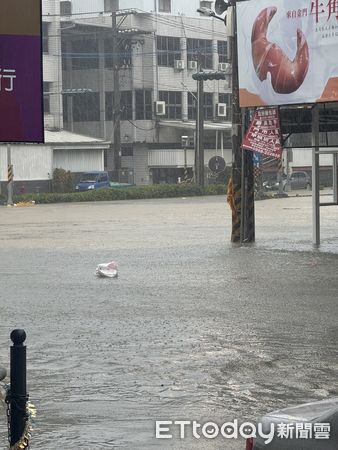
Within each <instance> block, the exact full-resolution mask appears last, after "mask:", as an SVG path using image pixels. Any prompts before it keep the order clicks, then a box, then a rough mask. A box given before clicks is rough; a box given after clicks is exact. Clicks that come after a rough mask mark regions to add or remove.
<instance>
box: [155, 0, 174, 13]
mask: <svg viewBox="0 0 338 450" xmlns="http://www.w3.org/2000/svg"><path fill="white" fill-rule="evenodd" d="M158 11H159V12H165V13H170V12H171V0H158Z"/></svg>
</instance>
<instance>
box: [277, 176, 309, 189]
mask: <svg viewBox="0 0 338 450" xmlns="http://www.w3.org/2000/svg"><path fill="white" fill-rule="evenodd" d="M283 183H284V189H286V185H287V183H288V186H289V187H290V188H291V189H311V186H312V182H311V177H310V175H308V174H307V173H306V172H292V174H291V175H290V178H289V181H287V180H284V181H283Z"/></svg>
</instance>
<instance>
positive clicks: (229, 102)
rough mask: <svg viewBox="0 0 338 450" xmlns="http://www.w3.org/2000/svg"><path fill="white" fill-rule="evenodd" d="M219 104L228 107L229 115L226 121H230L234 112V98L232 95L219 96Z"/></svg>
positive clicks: (225, 118)
mask: <svg viewBox="0 0 338 450" xmlns="http://www.w3.org/2000/svg"><path fill="white" fill-rule="evenodd" d="M218 101H219V103H225V104H226V105H227V115H226V117H224V120H229V118H230V117H231V111H232V98H231V94H218Z"/></svg>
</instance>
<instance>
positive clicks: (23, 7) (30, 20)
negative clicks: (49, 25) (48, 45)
mask: <svg viewBox="0 0 338 450" xmlns="http://www.w3.org/2000/svg"><path fill="white" fill-rule="evenodd" d="M41 28H42V27H41V0H1V1H0V142H43V141H44V132H43V89H42V86H43V82H42V40H41Z"/></svg>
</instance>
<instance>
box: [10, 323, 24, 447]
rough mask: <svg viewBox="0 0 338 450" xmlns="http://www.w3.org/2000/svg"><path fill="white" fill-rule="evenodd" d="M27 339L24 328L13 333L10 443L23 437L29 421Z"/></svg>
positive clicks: (14, 442) (12, 443)
mask: <svg viewBox="0 0 338 450" xmlns="http://www.w3.org/2000/svg"><path fill="white" fill-rule="evenodd" d="M25 339H26V333H25V331H24V330H13V331H12V333H11V340H12V341H13V345H12V346H11V375H10V382H11V385H10V411H11V416H10V427H11V436H10V444H11V445H14V444H16V443H17V442H18V441H19V440H20V439H21V437H22V435H23V433H24V430H25V425H26V421H27V412H26V405H27V400H28V396H27V384H26V346H25V345H23V343H24V341H25Z"/></svg>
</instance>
